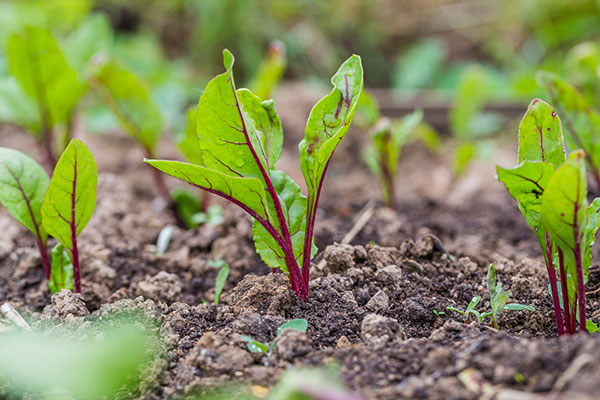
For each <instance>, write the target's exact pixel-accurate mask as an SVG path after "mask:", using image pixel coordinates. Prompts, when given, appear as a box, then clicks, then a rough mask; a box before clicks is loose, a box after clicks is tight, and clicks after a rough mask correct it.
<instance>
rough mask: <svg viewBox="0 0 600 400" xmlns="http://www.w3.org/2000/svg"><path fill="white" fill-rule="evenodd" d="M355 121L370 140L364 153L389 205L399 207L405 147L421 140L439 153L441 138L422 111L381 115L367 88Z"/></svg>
mask: <svg viewBox="0 0 600 400" xmlns="http://www.w3.org/2000/svg"><path fill="white" fill-rule="evenodd" d="M356 122H357V124H358V125H359V126H360V128H361V129H362V130H364V131H366V132H368V135H369V139H370V141H369V146H368V147H367V148H366V149H365V150H364V151H363V153H362V157H363V160H364V162H365V164H366V165H367V166H368V167H369V169H370V170H371V172H373V174H374V175H375V176H377V180H378V181H379V185H380V187H381V191H382V193H383V198H384V202H385V205H386V207H389V208H396V176H397V173H398V162H399V160H400V154H401V152H402V147H403V146H404V145H406V144H409V143H412V142H415V141H417V140H420V141H422V142H423V143H424V144H425V145H426V146H427V148H428V149H429V150H430V151H431V152H432V153H437V151H438V150H439V148H440V146H441V141H440V138H439V136H438V135H437V133H436V132H435V130H433V128H432V127H431V126H429V125H428V124H426V123H425V122H424V121H423V112H422V111H421V110H417V111H414V112H413V113H411V114H408V115H406V116H404V117H402V118H396V119H390V118H386V117H382V116H381V113H380V110H379V103H378V102H377V99H375V97H373V96H372V95H371V94H369V93H368V92H366V91H365V92H363V93H362V94H361V96H360V99H359V103H358V111H357V115H356Z"/></svg>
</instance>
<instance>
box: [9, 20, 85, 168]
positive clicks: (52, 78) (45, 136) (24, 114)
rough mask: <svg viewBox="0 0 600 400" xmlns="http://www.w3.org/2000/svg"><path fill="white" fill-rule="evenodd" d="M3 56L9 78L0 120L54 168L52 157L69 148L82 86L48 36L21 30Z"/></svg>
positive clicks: (33, 29)
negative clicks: (23, 134) (26, 137)
mask: <svg viewBox="0 0 600 400" xmlns="http://www.w3.org/2000/svg"><path fill="white" fill-rule="evenodd" d="M6 55H7V58H8V67H9V70H10V73H11V78H8V79H5V80H3V81H2V82H0V119H2V120H4V121H9V122H13V123H15V124H17V125H20V126H22V127H23V128H24V129H25V130H26V131H27V132H28V133H30V134H31V135H33V136H34V137H35V139H36V141H37V142H38V143H39V145H40V147H41V148H42V149H43V153H44V156H45V159H46V165H47V167H48V168H49V169H52V168H53V167H54V163H55V162H56V153H57V152H61V151H62V150H63V149H64V145H63V146H58V145H57V135H59V134H60V135H62V137H63V139H62V140H61V141H60V143H68V142H69V140H70V137H71V130H72V125H73V118H74V112H75V109H76V106H77V103H78V101H79V99H80V98H81V96H82V95H83V93H84V92H85V90H86V84H85V82H84V81H83V80H82V79H81V76H80V75H79V73H78V72H77V71H76V70H75V69H74V68H73V66H72V65H71V64H70V63H69V61H68V59H67V57H66V56H65V54H64V51H63V50H62V48H61V46H60V44H59V43H58V42H57V40H56V39H55V38H54V37H53V36H52V34H51V32H50V30H48V29H46V28H42V27H36V26H29V25H28V26H25V27H24V28H22V29H21V30H19V31H18V32H15V33H12V34H11V35H10V36H9V37H8V41H7V47H6Z"/></svg>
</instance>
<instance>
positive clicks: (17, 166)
mask: <svg viewBox="0 0 600 400" xmlns="http://www.w3.org/2000/svg"><path fill="white" fill-rule="evenodd" d="M49 181H50V179H49V178H48V174H46V171H44V169H43V168H42V167H41V166H40V165H39V164H38V163H37V162H36V161H35V160H34V159H33V158H31V157H29V156H27V155H25V154H23V153H21V152H20V151H17V150H13V149H8V148H6V147H0V203H2V205H4V207H6V209H7V210H8V212H9V213H10V214H11V215H12V216H13V217H14V218H15V219H16V220H17V221H19V222H20V223H21V224H22V225H23V226H25V227H26V228H27V229H29V230H30V231H31V232H32V233H33V234H34V235H35V236H36V238H38V239H39V240H41V242H42V243H45V242H46V239H47V237H48V235H47V233H46V230H45V229H44V228H43V227H42V218H41V214H40V209H41V207H42V201H43V200H44V195H45V194H46V190H47V189H48V182H49Z"/></svg>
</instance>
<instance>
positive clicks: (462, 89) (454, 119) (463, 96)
mask: <svg viewBox="0 0 600 400" xmlns="http://www.w3.org/2000/svg"><path fill="white" fill-rule="evenodd" d="M490 93H491V88H490V87H489V85H488V83H487V78H486V74H485V71H484V70H483V69H482V68H481V67H479V66H471V67H469V68H468V69H467V70H466V71H465V72H464V73H463V75H462V76H461V78H460V82H459V84H458V88H457V90H456V97H455V99H454V102H453V103H452V107H451V109H450V112H449V115H448V117H449V119H450V129H451V130H452V135H453V136H454V137H456V138H458V139H460V140H461V141H468V140H473V139H474V138H475V137H474V136H475V135H474V132H473V130H472V128H473V127H474V124H472V123H471V121H472V120H473V119H474V118H475V117H476V116H477V115H478V114H479V113H480V112H481V110H483V107H484V106H485V105H486V103H487V101H488V99H489V97H490Z"/></svg>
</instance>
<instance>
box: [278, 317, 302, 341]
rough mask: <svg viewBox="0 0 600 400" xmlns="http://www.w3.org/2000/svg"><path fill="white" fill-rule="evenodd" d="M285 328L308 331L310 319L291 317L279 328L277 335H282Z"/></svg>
mask: <svg viewBox="0 0 600 400" xmlns="http://www.w3.org/2000/svg"><path fill="white" fill-rule="evenodd" d="M284 329H293V330H295V331H299V332H306V330H307V329H308V321H307V320H305V319H302V318H300V319H291V320H289V321H287V322H286V323H284V324H282V325H281V326H280V327H279V328H277V337H279V336H281V334H282V333H283V330H284Z"/></svg>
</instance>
